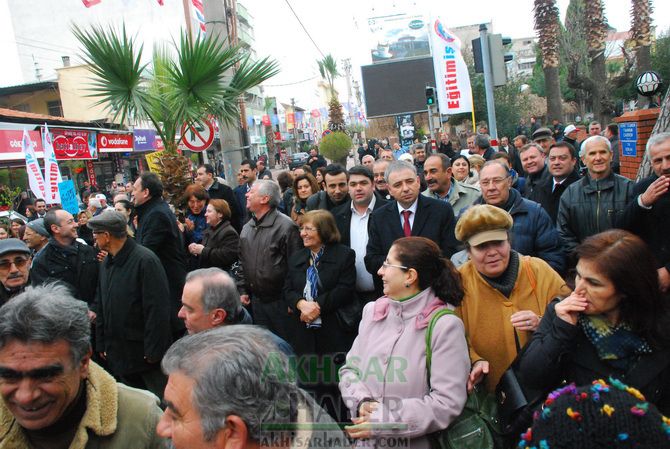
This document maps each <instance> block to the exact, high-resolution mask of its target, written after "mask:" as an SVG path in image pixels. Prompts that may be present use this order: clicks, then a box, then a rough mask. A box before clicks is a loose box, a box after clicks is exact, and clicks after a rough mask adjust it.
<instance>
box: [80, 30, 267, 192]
mask: <svg viewBox="0 0 670 449" xmlns="http://www.w3.org/2000/svg"><path fill="white" fill-rule="evenodd" d="M73 32H74V34H75V36H76V37H77V39H78V40H79V42H80V43H81V44H82V46H83V51H84V61H85V63H86V64H87V65H88V67H89V70H90V71H91V72H92V73H93V75H94V81H93V83H92V87H91V89H90V90H91V96H93V97H98V98H99V101H98V104H102V105H104V106H106V107H107V108H108V109H109V110H111V112H112V114H113V117H114V121H118V122H120V123H124V124H125V123H137V121H139V120H148V121H149V122H151V123H152V124H153V126H154V127H155V128H156V131H157V132H158V134H159V135H160V137H161V139H163V143H164V145H165V150H164V152H163V154H162V157H161V163H160V164H159V165H161V167H162V168H161V173H160V175H161V177H162V180H163V183H164V184H165V188H166V193H167V195H166V196H167V199H168V200H170V199H172V198H174V197H175V196H180V195H181V194H182V192H183V188H184V187H185V185H186V184H188V183H189V182H190V177H189V176H188V174H189V172H188V159H187V158H185V157H182V156H180V155H178V154H177V148H178V145H179V143H180V141H181V139H182V138H183V136H181V137H177V134H178V132H179V131H180V130H181V127H182V125H183V124H188V125H192V124H194V123H196V122H198V121H202V120H206V119H208V117H210V116H215V117H218V118H219V120H220V121H222V122H224V123H227V124H235V123H237V122H238V121H239V110H238V101H237V100H238V98H239V97H240V95H242V94H243V93H244V92H245V91H246V90H248V89H250V88H252V87H254V86H256V85H258V84H260V83H262V82H263V81H265V80H267V79H269V78H271V77H272V76H274V75H275V74H276V73H277V72H278V68H277V63H276V62H275V61H272V60H270V59H269V58H265V59H262V60H260V61H258V62H253V61H251V59H250V58H249V55H248V54H247V53H245V52H244V51H243V50H242V49H241V48H240V47H238V46H226V45H225V43H224V41H223V40H221V39H219V37H218V36H214V35H207V36H206V37H203V36H201V35H200V36H198V37H197V38H193V37H192V36H190V35H189V34H188V33H187V32H183V33H182V34H181V36H180V39H179V42H178V43H175V44H174V45H175V49H174V50H176V51H175V52H170V51H169V49H168V48H166V47H164V46H157V47H156V49H155V50H154V53H153V61H152V63H151V64H145V63H143V62H142V50H143V46H142V45H140V46H139V47H138V45H137V44H136V43H135V39H134V38H132V37H130V36H128V34H127V33H126V29H125V26H123V27H122V30H121V32H120V33H119V32H117V31H116V30H114V29H113V28H111V27H109V28H104V27H101V26H94V27H92V28H90V29H88V30H82V29H81V28H79V27H76V26H75V27H74V29H73ZM173 54H174V56H173ZM236 64H239V67H238V68H237V69H236V70H235V71H234V74H233V76H232V77H227V78H226V77H225V74H226V71H227V70H229V69H233V68H234V67H235V65H236Z"/></svg>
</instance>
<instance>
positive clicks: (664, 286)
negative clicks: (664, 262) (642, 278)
mask: <svg viewBox="0 0 670 449" xmlns="http://www.w3.org/2000/svg"><path fill="white" fill-rule="evenodd" d="M658 285H659V287H660V288H661V291H662V292H663V293H667V292H668V291H669V290H670V272H668V269H667V268H665V267H661V268H659V269H658Z"/></svg>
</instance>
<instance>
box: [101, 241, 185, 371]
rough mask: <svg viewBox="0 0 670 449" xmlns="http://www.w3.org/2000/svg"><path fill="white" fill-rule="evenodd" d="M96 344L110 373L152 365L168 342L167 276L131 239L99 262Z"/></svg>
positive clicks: (150, 366)
mask: <svg viewBox="0 0 670 449" xmlns="http://www.w3.org/2000/svg"><path fill="white" fill-rule="evenodd" d="M97 298H98V299H97V301H96V304H97V307H96V311H97V314H98V316H97V320H96V327H95V328H96V337H97V340H96V345H97V350H98V352H106V353H107V363H108V366H109V369H110V371H111V373H112V374H114V375H115V376H123V375H127V374H132V373H139V372H143V371H148V370H150V369H152V366H155V365H151V364H149V363H147V361H146V360H145V357H146V358H147V359H149V360H150V361H152V362H155V363H158V362H160V360H161V359H162V357H163V354H165V352H166V351H167V349H168V348H169V347H170V344H171V343H172V338H171V330H170V298H169V295H168V279H167V277H166V276H165V271H164V270H163V267H162V266H161V263H160V261H159V260H158V257H156V255H155V254H154V253H153V252H152V251H149V250H148V249H147V248H144V247H142V246H140V245H138V244H137V243H135V242H134V241H133V240H132V239H128V240H126V243H125V244H124V246H123V247H122V248H121V250H120V251H119V252H118V254H117V255H116V256H114V257H112V256H107V257H106V258H105V260H104V262H103V263H102V264H101V266H100V280H99V283H98V295H97Z"/></svg>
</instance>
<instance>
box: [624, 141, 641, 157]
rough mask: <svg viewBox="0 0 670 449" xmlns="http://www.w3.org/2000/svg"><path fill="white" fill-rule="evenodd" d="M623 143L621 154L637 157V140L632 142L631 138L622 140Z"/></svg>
mask: <svg viewBox="0 0 670 449" xmlns="http://www.w3.org/2000/svg"><path fill="white" fill-rule="evenodd" d="M620 143H621V154H622V155H623V156H630V157H635V156H637V142H631V141H630V140H622V141H620Z"/></svg>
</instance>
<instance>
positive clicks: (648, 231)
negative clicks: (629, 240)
mask: <svg viewBox="0 0 670 449" xmlns="http://www.w3.org/2000/svg"><path fill="white" fill-rule="evenodd" d="M647 152H648V153H649V159H650V160H651V167H652V169H653V170H654V173H653V174H652V175H651V176H649V177H647V178H645V179H643V180H641V181H640V182H638V183H637V184H635V186H634V187H633V196H634V198H635V200H634V201H631V202H630V203H629V204H628V207H626V210H625V211H624V213H623V215H622V216H621V217H620V219H619V222H618V224H617V227H619V228H623V229H626V230H628V231H631V232H634V233H635V234H637V235H638V236H639V237H640V238H641V239H642V240H644V241H645V242H646V243H647V245H649V248H650V249H651V251H652V252H653V253H654V255H655V256H656V261H657V262H658V280H659V282H660V284H661V289H662V290H663V291H665V292H667V291H670V233H669V232H668V223H670V132H665V133H659V134H655V135H653V136H651V138H650V139H649V141H648V142H647Z"/></svg>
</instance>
